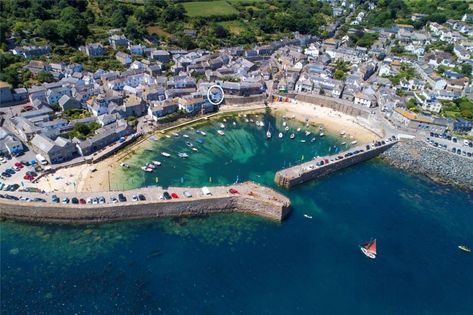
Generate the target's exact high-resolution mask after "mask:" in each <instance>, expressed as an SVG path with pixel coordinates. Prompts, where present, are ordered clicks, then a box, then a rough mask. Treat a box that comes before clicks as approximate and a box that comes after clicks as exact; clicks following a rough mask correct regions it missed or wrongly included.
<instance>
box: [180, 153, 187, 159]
mask: <svg viewBox="0 0 473 315" xmlns="http://www.w3.org/2000/svg"><path fill="white" fill-rule="evenodd" d="M177 155H178V156H179V157H180V158H181V159H187V158H188V157H189V155H188V154H187V153H178V154H177Z"/></svg>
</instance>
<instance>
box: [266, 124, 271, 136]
mask: <svg viewBox="0 0 473 315" xmlns="http://www.w3.org/2000/svg"><path fill="white" fill-rule="evenodd" d="M270 129H271V124H269V126H268V131H266V138H268V139H270V138H271V131H270Z"/></svg>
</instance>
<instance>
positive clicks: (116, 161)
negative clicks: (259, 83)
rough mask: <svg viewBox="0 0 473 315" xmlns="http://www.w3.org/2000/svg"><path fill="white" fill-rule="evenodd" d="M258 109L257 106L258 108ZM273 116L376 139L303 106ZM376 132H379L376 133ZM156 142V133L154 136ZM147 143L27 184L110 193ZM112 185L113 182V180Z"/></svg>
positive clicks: (339, 116) (279, 108)
mask: <svg viewBox="0 0 473 315" xmlns="http://www.w3.org/2000/svg"><path fill="white" fill-rule="evenodd" d="M256 107H257V106H256V105H255V104H252V105H251V106H245V107H241V109H242V110H248V109H252V108H256ZM259 107H260V106H259ZM270 107H271V109H272V110H273V113H274V114H276V115H286V116H288V117H292V116H294V117H295V119H297V120H300V121H302V122H305V121H307V122H310V123H312V124H321V125H323V126H324V128H325V129H326V130H327V132H329V133H333V134H340V132H342V131H344V132H345V133H346V135H347V137H349V138H351V137H352V138H353V139H356V140H357V141H359V142H361V143H368V142H372V141H373V140H375V139H378V138H379V137H378V136H377V135H376V134H375V133H374V132H373V131H370V130H369V129H367V128H366V127H364V126H362V125H361V124H366V122H361V121H359V120H358V119H357V118H355V117H352V116H349V115H346V114H343V113H340V112H337V111H334V110H332V109H329V108H325V107H320V106H316V105H313V104H308V103H303V102H294V103H286V102H275V103H270ZM235 109H236V108H235V106H228V107H227V108H222V109H221V111H220V113H222V114H225V113H228V112H231V111H235ZM378 132H379V131H378ZM156 136H157V137H158V138H159V137H160V136H161V135H160V133H159V132H158V133H156ZM148 143H149V142H148V140H144V141H140V143H138V144H134V145H132V146H131V147H129V148H127V149H125V150H123V151H121V152H118V153H117V154H115V155H114V156H112V157H109V158H107V159H105V160H104V161H101V162H98V163H96V164H83V165H79V166H73V167H69V168H63V169H59V170H57V171H56V172H55V173H53V174H49V175H46V176H43V177H42V178H40V179H39V180H38V182H37V183H35V184H31V185H30V186H32V187H37V188H39V189H41V190H44V191H46V192H54V191H62V192H92V191H108V190H110V188H111V187H110V182H111V181H112V178H110V177H111V176H112V174H114V175H113V176H116V172H115V170H116V169H117V168H119V167H121V166H120V164H121V163H122V161H123V158H126V157H127V156H129V155H130V154H131V153H132V152H135V151H139V150H140V149H142V148H143V147H144V146H146V145H147V144H148ZM113 180H114V181H116V178H114V179H113Z"/></svg>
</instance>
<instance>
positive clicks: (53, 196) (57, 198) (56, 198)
mask: <svg viewBox="0 0 473 315" xmlns="http://www.w3.org/2000/svg"><path fill="white" fill-rule="evenodd" d="M51 201H52V202H53V203H59V201H60V200H59V197H58V196H56V195H52V196H51Z"/></svg>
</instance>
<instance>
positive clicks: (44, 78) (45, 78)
mask: <svg viewBox="0 0 473 315" xmlns="http://www.w3.org/2000/svg"><path fill="white" fill-rule="evenodd" d="M36 79H37V80H38V81H39V82H41V83H43V82H53V81H54V76H53V75H52V74H51V72H47V71H40V72H38V74H37V75H36Z"/></svg>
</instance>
